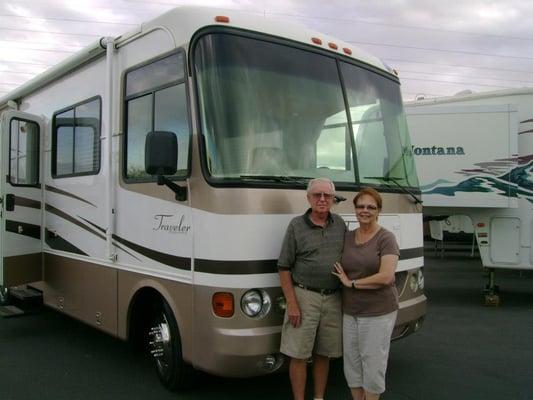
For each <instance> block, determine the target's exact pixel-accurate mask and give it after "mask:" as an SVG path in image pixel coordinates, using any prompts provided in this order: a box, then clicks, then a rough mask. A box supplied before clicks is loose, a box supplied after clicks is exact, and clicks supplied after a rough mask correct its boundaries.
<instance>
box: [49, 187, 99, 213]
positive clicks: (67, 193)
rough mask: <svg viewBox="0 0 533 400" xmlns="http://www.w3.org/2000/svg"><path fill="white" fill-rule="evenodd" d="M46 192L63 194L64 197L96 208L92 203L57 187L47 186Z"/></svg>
mask: <svg viewBox="0 0 533 400" xmlns="http://www.w3.org/2000/svg"><path fill="white" fill-rule="evenodd" d="M44 188H45V190H47V191H49V192H53V193H57V194H61V195H63V196H67V197H71V198H73V199H76V200H79V201H83V202H84V203H87V204H89V205H90V206H93V207H95V208H96V206H95V205H94V204H93V203H91V202H90V201H87V200H85V199H82V198H81V197H78V196H76V195H74V194H72V193H69V192H65V191H64V190H61V189H58V188H56V187H53V186H50V185H45V187H44Z"/></svg>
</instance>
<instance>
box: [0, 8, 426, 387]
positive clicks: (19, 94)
mask: <svg viewBox="0 0 533 400" xmlns="http://www.w3.org/2000/svg"><path fill="white" fill-rule="evenodd" d="M0 111H1V120H2V125H1V149H2V151H1V157H0V159H1V176H2V179H1V199H2V216H1V218H2V220H1V226H2V233H1V250H0V251H1V258H0V259H1V262H2V268H0V271H1V272H0V283H2V284H3V285H4V286H5V287H12V286H14V285H23V284H27V283H30V282H31V286H32V287H33V288H37V289H38V290H40V291H42V294H43V300H44V303H45V304H46V305H48V306H49V307H52V308H54V309H56V310H58V311H60V312H63V313H65V314H68V315H70V316H72V317H74V318H77V319H79V320H81V321H83V322H85V323H87V324H89V325H92V326H94V327H96V328H98V329H100V330H102V331H104V332H107V333H109V334H111V335H114V336H116V337H118V338H120V339H124V340H126V339H134V340H138V341H140V342H141V343H142V344H144V345H145V347H147V348H148V349H149V350H150V351H151V353H152V354H153V356H154V361H155V364H156V366H157V371H158V374H159V377H160V378H161V380H162V382H163V383H164V384H165V385H166V386H167V387H169V388H176V387H181V386H184V385H186V384H187V383H188V373H189V372H190V371H191V366H192V367H194V368H197V369H200V370H204V371H208V372H210V373H213V374H218V375H222V376H236V377H245V376H254V375H260V374H266V373H270V372H273V371H275V370H277V369H279V368H280V367H281V366H282V365H283V357H282V356H281V355H280V354H279V338H280V331H281V324H282V319H283V311H284V299H283V296H282V293H281V290H280V287H279V279H278V274H277V266H276V260H277V257H278V255H279V250H280V246H281V242H282V239H283V236H284V232H285V229H286V226H287V224H288V222H289V221H290V219H291V218H293V217H294V216H296V215H298V214H301V213H302V212H304V211H305V209H306V201H305V188H306V184H307V182H308V180H309V178H313V177H329V178H331V179H332V180H333V181H334V182H335V184H336V186H337V189H338V193H339V195H340V196H344V197H346V198H349V199H350V200H351V199H352V198H353V195H354V193H355V192H357V190H358V189H359V188H360V187H361V186H363V185H365V186H372V187H375V188H378V189H379V190H380V191H381V192H382V193H383V197H384V208H383V215H382V217H380V222H381V223H382V224H383V225H384V226H385V227H387V228H388V229H389V230H391V231H392V232H394V233H395V234H396V237H397V239H398V242H399V244H400V248H401V255H400V261H399V266H398V272H397V277H396V285H397V287H398V289H399V293H400V313H399V314H398V315H399V316H398V320H397V326H396V329H395V332H394V337H395V338H399V337H403V336H405V335H408V334H410V333H412V332H414V331H415V330H416V329H418V327H420V325H421V322H422V320H423V317H424V314H425V305H426V298H425V296H424V293H423V275H422V271H421V267H422V266H423V241H422V240H423V239H422V213H421V207H420V205H419V204H417V202H416V196H414V195H416V194H420V192H419V188H418V180H417V176H416V170H415V168H414V162H413V159H412V157H411V155H410V154H408V153H406V152H405V151H403V149H404V148H405V147H407V148H409V146H410V142H409V137H408V132H407V128H406V122H405V115H404V112H403V106H402V101H401V96H400V88H399V82H398V78H397V77H396V76H395V75H394V74H393V73H392V72H391V71H389V70H388V69H387V67H386V66H385V65H384V64H383V63H382V62H381V61H379V60H378V59H377V58H375V57H373V56H371V55H368V54H366V53H363V52H361V51H359V50H357V49H355V48H353V47H352V46H351V45H349V44H347V43H343V42H341V41H339V40H336V39H333V38H331V37H329V36H327V35H325V34H321V33H316V32H312V31H308V30H306V29H304V28H301V27H297V26H293V25H290V24H288V23H286V22H282V23H280V22H275V21H274V20H271V19H269V18H264V17H256V16H253V15H250V14H245V13H239V12H233V11H231V12H230V11H227V10H225V11H215V10H210V9H198V8H178V9H174V10H172V11H169V12H168V13H166V14H164V15H162V16H161V17H159V18H157V19H155V20H153V21H151V22H148V23H145V24H143V25H142V26H140V27H139V28H138V29H136V30H134V31H133V32H130V33H128V34H125V35H123V36H120V37H117V38H103V39H102V40H100V41H98V42H97V43H95V44H94V45H93V46H90V47H88V48H87V49H85V50H83V51H82V52H80V53H79V54H76V55H74V56H73V57H71V58H70V59H67V60H66V61H65V62H63V63H62V64H60V65H58V66H56V67H54V68H52V69H51V70H49V71H47V72H45V73H44V74H42V75H41V76H39V77H37V78H35V79H34V80H32V81H30V82H28V83H27V84H25V85H23V86H22V87H20V88H18V89H16V90H15V91H13V92H12V93H10V94H8V95H7V96H5V97H4V98H2V99H0ZM350 111H353V112H350ZM369 155H372V157H369ZM389 176H393V177H394V185H390V184H387V183H385V182H386V181H387V179H388V177H389ZM413 193H414V195H413ZM350 203H351V202H350V201H346V202H341V203H339V204H338V205H337V206H335V211H336V212H337V213H339V214H341V215H342V216H343V217H344V218H345V221H346V223H347V224H348V226H349V227H350V228H352V229H353V227H354V226H355V224H356V221H355V216H354V210H353V206H352V204H350Z"/></svg>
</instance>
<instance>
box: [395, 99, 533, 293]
mask: <svg viewBox="0 0 533 400" xmlns="http://www.w3.org/2000/svg"><path fill="white" fill-rule="evenodd" d="M405 109H406V113H407V119H408V123H409V130H410V132H411V137H412V141H413V146H412V151H413V154H414V156H415V159H416V164H417V168H418V172H419V178H420V182H421V190H422V193H423V195H422V198H423V201H424V214H425V215H427V216H433V217H434V216H444V217H446V216H450V215H462V216H465V218H466V219H467V220H468V221H471V222H469V223H470V224H471V226H472V227H473V228H474V232H475V238H476V241H477V245H478V247H479V251H480V255H481V260H482V262H483V266H484V267H487V268H488V269H489V282H488V284H487V288H486V295H487V298H486V299H487V301H488V302H496V303H497V302H498V296H497V289H498V288H497V286H496V285H495V281H494V270H495V269H498V268H509V269H533V246H532V240H533V236H532V230H533V89H519V90H504V91H495V92H487V93H479V94H465V95H457V96H453V97H446V98H438V99H429V100H422V101H415V102H408V103H406V104H405ZM465 218H463V221H465Z"/></svg>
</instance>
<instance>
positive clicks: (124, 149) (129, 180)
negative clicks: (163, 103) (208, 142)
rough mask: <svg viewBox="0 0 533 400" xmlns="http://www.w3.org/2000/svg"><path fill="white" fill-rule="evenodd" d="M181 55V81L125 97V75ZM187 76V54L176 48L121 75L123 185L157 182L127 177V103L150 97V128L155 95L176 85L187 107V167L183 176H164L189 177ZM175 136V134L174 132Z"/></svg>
mask: <svg viewBox="0 0 533 400" xmlns="http://www.w3.org/2000/svg"><path fill="white" fill-rule="evenodd" d="M178 54H181V55H182V57H183V77H182V78H181V79H177V80H174V81H172V82H167V83H165V84H163V85H159V86H156V87H152V88H150V89H148V90H144V91H141V92H137V93H135V94H132V95H130V96H126V83H127V75H128V74H129V73H130V72H132V71H135V70H137V69H140V68H143V67H145V66H147V65H150V64H153V63H155V62H157V61H160V60H162V59H165V58H167V57H170V56H172V55H178ZM188 76H189V70H188V62H187V52H186V51H185V50H184V49H183V48H181V47H180V48H177V49H173V50H171V51H168V52H166V53H162V54H159V55H157V56H156V57H152V58H150V59H148V60H144V61H142V62H141V63H139V64H135V65H133V66H131V67H129V68H128V69H126V70H125V71H124V73H123V74H122V107H123V113H122V115H123V117H122V132H124V133H123V135H122V143H121V145H120V155H121V160H122V161H121V163H120V167H121V169H122V171H121V174H120V175H121V177H122V180H123V181H124V182H125V183H128V184H133V183H152V182H157V176H153V177H145V178H132V177H128V175H127V172H128V102H129V101H130V100H135V99H138V98H141V97H143V96H146V95H151V96H152V99H151V105H152V120H151V124H152V127H153V126H154V124H155V113H154V110H155V93H157V92H158V91H161V90H164V89H168V88H170V87H173V86H178V85H185V102H186V106H187V125H188V127H189V130H188V132H187V133H188V136H189V143H188V148H187V166H186V173H185V174H184V175H165V176H166V178H168V179H169V180H171V181H185V180H187V179H188V178H190V176H191V155H192V154H191V151H192V118H191V115H192V114H191V103H190V93H189V85H188ZM174 133H175V134H177V132H174Z"/></svg>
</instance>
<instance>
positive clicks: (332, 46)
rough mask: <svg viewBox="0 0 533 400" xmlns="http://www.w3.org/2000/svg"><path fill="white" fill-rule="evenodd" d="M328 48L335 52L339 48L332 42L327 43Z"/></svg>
mask: <svg viewBox="0 0 533 400" xmlns="http://www.w3.org/2000/svg"><path fill="white" fill-rule="evenodd" d="M328 46H329V48H330V49H333V50H337V49H338V48H339V46H337V45H336V44H335V43H333V42H329V43H328Z"/></svg>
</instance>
